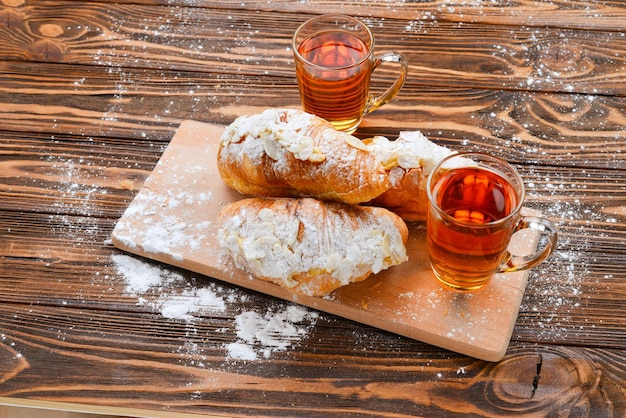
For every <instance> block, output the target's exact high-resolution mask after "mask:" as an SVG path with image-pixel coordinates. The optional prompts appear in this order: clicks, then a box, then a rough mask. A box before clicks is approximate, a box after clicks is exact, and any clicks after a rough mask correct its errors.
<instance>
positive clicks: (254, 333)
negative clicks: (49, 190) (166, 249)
mask: <svg viewBox="0 0 626 418" xmlns="http://www.w3.org/2000/svg"><path fill="white" fill-rule="evenodd" d="M111 259H112V261H113V263H114V265H115V268H116V269H117V273H118V275H119V276H121V277H122V278H123V279H124V281H125V291H126V293H127V294H128V295H129V296H133V297H136V298H137V305H139V306H146V307H149V308H150V309H152V310H154V311H155V312H158V313H159V314H160V315H162V316H163V317H165V318H167V319H170V320H182V321H185V324H186V325H185V326H186V327H187V328H186V334H187V335H189V336H190V337H194V338H196V336H197V334H198V332H199V331H198V328H197V327H196V326H195V324H197V323H199V322H200V321H202V315H211V314H213V315H215V314H224V313H226V312H228V311H231V310H235V311H240V312H239V313H238V314H237V315H236V316H235V319H234V321H233V328H235V329H236V337H237V338H236V339H235V340H234V341H233V342H231V343H227V344H225V345H224V344H220V347H221V348H224V349H225V355H226V356H227V358H230V359H235V360H256V359H258V358H259V357H262V358H269V357H270V356H271V355H272V353H273V352H275V351H284V350H286V349H288V348H289V347H291V346H292V345H293V344H296V343H298V342H299V341H301V340H302V339H304V338H306V337H307V335H308V333H309V331H310V329H311V328H312V327H313V326H314V325H315V323H316V320H317V318H318V313H317V312H314V311H310V310H308V309H307V308H305V307H302V306H300V305H295V304H290V303H288V302H272V303H271V304H269V305H268V306H267V308H266V311H265V312H261V311H257V310H247V309H243V305H244V303H245V302H247V301H248V294H247V293H246V292H244V291H242V290H240V289H237V288H233V289H231V288H225V287H222V286H220V285H219V284H216V283H215V282H210V283H206V284H204V285H203V286H199V285H196V284H195V283H194V281H188V280H187V279H185V277H184V276H183V275H182V274H180V273H178V272H176V271H173V270H170V269H168V268H165V267H161V266H160V265H158V264H155V263H150V262H148V261H144V260H143V259H140V258H138V257H134V256H131V255H126V254H114V255H112V256H111ZM227 331H228V330H227V329H225V330H223V332H227ZM207 344H210V341H209V342H207ZM178 352H179V353H180V354H181V355H189V357H190V358H191V357H193V358H194V359H195V360H193V361H194V363H193V364H194V365H199V364H201V363H202V362H201V361H200V362H198V360H197V359H198V358H200V359H202V352H203V348H202V347H200V345H199V344H198V343H196V342H193V341H192V339H190V340H189V341H185V342H183V344H182V345H181V347H180V348H179V350H178Z"/></svg>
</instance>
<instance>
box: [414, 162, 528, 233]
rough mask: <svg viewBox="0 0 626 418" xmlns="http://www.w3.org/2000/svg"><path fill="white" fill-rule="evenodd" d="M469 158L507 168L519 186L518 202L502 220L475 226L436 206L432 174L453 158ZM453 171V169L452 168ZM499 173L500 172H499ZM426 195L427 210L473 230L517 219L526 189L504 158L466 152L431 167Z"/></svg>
mask: <svg viewBox="0 0 626 418" xmlns="http://www.w3.org/2000/svg"><path fill="white" fill-rule="evenodd" d="M471 156H477V157H480V158H482V159H490V160H492V161H495V162H497V163H499V164H501V165H503V166H505V167H507V168H508V169H509V171H510V174H512V175H513V177H514V180H515V181H516V182H517V183H518V184H519V192H518V188H517V187H514V188H515V190H516V194H518V196H517V197H518V201H517V203H516V205H515V207H514V208H513V209H512V210H511V212H510V213H509V214H508V215H506V216H505V217H503V218H500V219H497V220H495V221H491V222H486V223H484V224H475V223H471V222H464V221H460V220H458V219H456V218H455V217H453V216H451V215H449V214H448V213H447V212H445V211H444V210H442V209H441V208H440V207H439V205H438V204H437V201H436V200H435V196H433V193H432V191H431V189H432V186H433V184H432V183H433V181H434V174H435V173H436V172H437V171H438V170H439V169H440V168H441V167H442V166H443V165H444V164H445V163H446V162H448V161H450V160H452V159H455V158H469V159H471ZM475 162H476V164H477V165H478V164H480V161H475ZM452 169H454V168H452ZM499 171H501V170H499ZM502 174H504V175H505V180H507V181H508V182H509V183H512V182H511V180H510V179H509V178H508V177H510V174H508V173H502ZM426 195H427V197H428V206H429V208H431V207H432V208H434V209H436V211H437V213H438V214H439V216H441V217H442V218H443V219H445V220H446V221H447V222H452V223H455V224H457V225H461V226H464V227H471V228H475V229H483V228H492V227H494V226H498V225H501V224H504V223H507V222H509V221H510V220H511V219H513V218H514V217H517V216H518V215H519V213H520V211H521V210H522V206H523V204H524V199H525V197H526V187H525V186H524V180H523V179H522V176H521V175H520V174H519V173H518V172H517V170H516V169H515V167H513V166H512V165H511V164H510V163H509V162H508V161H507V160H505V159H504V158H501V157H498V156H495V155H491V154H487V153H484V152H477V151H468V152H458V153H454V154H451V155H448V156H447V157H445V158H442V159H441V160H439V162H438V163H437V164H435V166H434V167H433V169H432V171H431V172H430V173H429V174H428V179H427V180H426Z"/></svg>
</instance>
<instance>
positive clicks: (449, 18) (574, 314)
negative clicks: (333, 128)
mask: <svg viewBox="0 0 626 418" xmlns="http://www.w3.org/2000/svg"><path fill="white" fill-rule="evenodd" d="M328 11H333V12H334V11H341V12H344V13H348V14H353V15H356V16H360V17H362V18H363V19H364V20H366V22H367V23H368V24H369V25H370V26H371V27H372V28H373V30H374V33H375V36H376V38H377V42H378V48H379V49H380V50H389V49H394V50H398V51H400V52H402V53H404V54H406V55H407V57H408V58H409V61H410V63H411V66H410V77H409V79H408V80H407V83H406V85H405V87H404V89H403V90H402V92H401V93H400V95H399V96H397V98H396V99H394V100H393V101H392V102H391V103H389V104H388V105H386V106H385V107H384V108H383V109H381V110H380V111H377V112H375V113H373V114H371V115H368V116H367V118H366V120H365V123H364V124H363V125H362V126H361V128H360V129H359V131H358V132H357V134H358V135H359V136H361V137H367V136H371V135H374V134H382V135H387V136H389V137H392V138H393V137H395V136H396V135H397V134H398V132H399V131H400V130H421V131H423V132H424V133H425V134H426V135H427V136H428V137H429V138H431V139H433V140H436V141H437V142H439V143H441V144H443V145H446V146H450V147H453V148H455V149H459V150H482V151H486V152H491V153H494V154H498V155H501V156H503V157H505V158H507V159H508V160H510V161H511V162H512V163H513V164H514V165H515V166H516V167H517V168H518V169H519V170H520V172H521V173H522V175H523V177H524V180H525V182H526V184H527V186H528V187H527V201H528V203H529V205H530V206H531V207H534V208H536V209H539V210H540V211H542V212H543V213H544V214H546V215H548V216H549V217H550V218H551V219H552V220H553V221H555V222H557V223H558V226H559V228H560V233H561V234H560V244H559V248H558V249H557V251H556V252H555V254H554V256H553V257H551V258H550V260H549V261H548V262H546V263H545V264H543V265H542V266H541V267H539V268H537V269H534V270H533V271H532V272H531V275H530V277H529V283H528V286H527V288H526V293H525V296H524V299H523V300H522V304H521V310H520V314H519V316H518V320H517V322H516V324H515V328H514V330H513V337H512V341H511V344H510V347H509V350H508V352H507V355H506V357H505V358H504V359H503V360H502V361H501V362H499V363H496V364H491V363H486V362H483V361H479V360H474V359H471V358H469V357H465V356H462V355H458V354H454V353H451V352H448V351H442V350H440V349H437V348H435V347H433V346H429V345H426V344H423V343H419V342H416V341H413V340H410V339H406V338H402V337H398V336H395V335H392V334H389V333H386V332H383V331H378V330H375V329H372V328H368V327H365V326H363V325H359V324H357V323H354V322H350V321H346V320H342V319H339V318H337V317H334V316H331V315H328V314H320V316H319V318H317V320H316V321H315V324H314V326H311V327H310V328H307V333H306V334H305V335H304V336H303V338H300V339H298V340H296V341H293V343H292V344H291V345H290V346H289V347H288V348H287V349H285V350H284V351H274V352H272V353H271V355H270V356H269V357H267V358H265V357H263V356H262V355H261V356H260V358H259V359H258V360H256V361H245V360H240V359H233V358H232V357H229V355H228V349H227V346H228V344H231V343H233V342H238V341H240V339H239V337H238V335H237V333H238V329H237V324H236V320H235V318H236V317H237V315H239V314H241V313H242V312H244V311H255V312H259V313H266V312H268V311H270V310H273V311H277V310H281V309H284V308H285V306H286V305H284V302H280V301H278V300H276V299H273V298H269V297H266V296H263V295H260V294H257V293H254V292H251V291H245V290H242V289H240V288H237V287H230V286H229V285H226V284H221V285H218V284H217V283H216V282H215V280H213V279H211V278H209V277H204V276H200V275H196V274H192V273H189V272H187V271H183V270H176V269H173V270H172V271H169V272H168V274H170V275H179V276H176V277H180V279H179V280H176V281H175V282H173V283H171V284H170V286H168V287H165V288H162V289H157V288H151V289H149V290H148V291H146V292H145V293H142V294H140V295H137V294H132V292H129V289H128V288H127V287H128V283H127V282H126V281H125V279H124V277H123V276H122V275H121V274H120V272H119V270H118V268H117V267H116V265H115V263H114V262H113V256H115V255H119V252H117V250H115V248H114V247H113V245H112V244H111V242H110V235H111V231H112V229H113V226H114V225H115V222H116V221H117V219H118V218H119V216H121V214H122V213H123V211H124V209H125V208H126V206H127V205H128V204H129V203H130V202H131V201H132V199H133V197H134V195H135V193H136V192H137V191H138V190H139V187H140V185H141V184H142V183H143V181H144V180H145V179H146V178H147V177H148V175H149V174H150V173H151V172H152V170H153V168H154V167H155V165H156V162H157V161H158V158H159V157H160V155H161V153H162V152H163V150H164V149H165V148H166V146H167V143H168V142H169V140H170V139H171V138H172V136H173V134H174V132H175V129H176V127H177V126H178V125H179V124H180V122H181V121H183V120H186V119H195V120H199V121H204V122H211V123H217V124H227V123H230V122H231V121H232V120H233V119H234V118H235V117H236V116H238V115H240V114H243V113H251V112H257V111H260V110H262V109H265V108H266V107H270V106H276V107H278V106H288V107H297V106H298V105H299V97H298V91H297V88H296V80H295V77H294V75H293V71H292V66H293V62H292V58H291V51H290V39H291V34H292V33H293V31H294V30H295V28H296V27H297V26H298V25H299V24H300V23H301V22H303V21H304V20H305V19H306V18H307V17H308V16H312V15H315V14H319V13H323V12H328ZM625 18H626V5H624V3H623V2H621V1H576V2H572V1H564V0H553V1H542V2H531V1H526V0H519V1H498V2H478V1H455V2H452V1H446V0H434V1H424V2H421V1H420V2H412V1H397V2H396V1H383V0H379V1H377V0H375V1H369V2H361V1H345V2H334V1H329V0H311V1H307V2H301V1H295V0H281V1H272V2H267V1H265V0H262V1H257V0H252V1H246V2H231V1H221V2H220V1H208V0H193V1H191V0H189V1H187V0H177V1H176V0H175V1H172V0H167V1H162V0H123V1H115V2H113V1H69V0H59V1H47V0H44V1H28V0H0V397H6V396H8V397H10V398H12V399H15V400H16V401H25V402H26V401H40V402H43V401H45V402H52V403H53V402H55V401H56V402H66V403H65V404H63V405H85V407H93V406H94V405H95V406H97V407H99V409H98V410H97V411H94V410H93V409H91V410H90V411H92V412H102V411H106V408H112V407H120V408H137V409H134V410H135V411H137V410H139V411H143V412H142V413H137V414H135V415H134V416H149V412H150V411H153V414H154V415H157V414H162V415H160V416H167V415H166V414H172V415H173V414H175V413H176V412H179V413H187V414H192V413H194V414H202V415H211V414H212V415H222V416H250V415H255V416H276V415H283V416H294V415H299V416H320V417H321V416H324V417H327V416H346V415H353V416H367V415H370V416H375V415H378V416H380V415H383V416H461V415H467V416H484V417H495V416H503V415H515V416H538V415H539V416H563V415H566V416H591V417H604V416H606V417H613V416H623V415H624V414H626V397H625V395H624V388H623V382H624V381H626V375H625V372H624V370H625V367H624V364H626V358H625V351H624V347H626V316H625V313H624V310H623V305H624V301H625V300H626V284H625V283H626V275H625V273H624V271H626V254H625V252H624V250H623V244H624V242H626V227H625V225H626V189H625V188H624V184H626V157H625V156H624V143H625V140H626V113H625V110H624V109H626V103H625V100H626V99H625V96H626V94H625V91H626V90H625V86H626V82H625V80H626V73H625V68H626V63H625V59H624V57H625V56H626V43H625V42H626V40H625V39H624V36H623V33H622V32H623V22H624V21H625ZM391 77H392V74H391V72H388V73H387V72H383V71H381V72H379V73H377V75H376V77H375V78H374V80H373V82H374V86H375V88H382V86H384V85H385V84H386V83H387V82H388V80H390V79H391ZM145 262H146V263H147V264H148V265H150V266H153V267H155V268H160V269H163V268H164V267H163V266H162V265H159V264H156V263H154V264H152V263H150V262H148V261H145ZM220 286H221V287H220ZM199 289H209V290H212V291H215V292H217V294H219V295H221V297H223V298H224V300H225V301H227V303H226V304H225V307H224V309H223V310H222V311H219V312H217V311H202V312H197V313H195V314H194V316H195V319H194V320H193V321H185V320H181V319H173V318H166V317H164V316H163V314H162V310H163V308H162V306H161V305H159V303H163V298H164V297H165V296H168V297H170V298H175V297H178V296H180V295H182V294H184V292H191V291H198V290H199ZM229 298H230V299H229ZM229 300H231V301H232V302H228V301H229ZM254 348H255V349H258V350H261V349H266V348H267V347H263V346H262V344H261V345H260V346H259V344H257V345H256V346H255V347H254ZM146 411H148V412H146ZM117 413H119V411H115V412H111V414H117ZM131 415H132V414H131Z"/></svg>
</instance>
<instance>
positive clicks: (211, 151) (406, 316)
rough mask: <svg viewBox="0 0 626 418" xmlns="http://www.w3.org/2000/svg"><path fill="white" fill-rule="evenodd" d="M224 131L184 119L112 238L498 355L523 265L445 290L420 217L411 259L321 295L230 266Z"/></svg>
mask: <svg viewBox="0 0 626 418" xmlns="http://www.w3.org/2000/svg"><path fill="white" fill-rule="evenodd" d="M223 131H224V126H218V125H211V124H205V123H201V122H195V121H185V122H183V123H182V124H181V126H180V127H179V129H178V131H177V132H176V135H175V136H174V138H173V139H172V141H171V143H170V144H169V146H168V148H167V149H166V150H165V152H164V153H163V156H162V157H161V159H160V161H159V162H158V164H157V166H156V167H155V169H154V171H153V172H152V174H151V175H150V176H149V177H148V179H147V180H146V182H145V184H144V185H143V186H142V188H141V189H140V191H139V192H138V194H137V196H136V197H135V199H134V200H133V201H132V202H131V204H130V205H129V207H128V209H127V210H126V211H125V213H124V215H123V216H122V217H121V218H120V220H119V221H118V223H117V225H116V226H115V229H114V231H113V236H112V240H113V243H114V244H115V246H117V247H118V248H120V249H122V250H125V251H128V252H130V253H133V254H137V255H140V256H143V257H147V258H150V259H153V260H157V261H160V262H163V263H167V264H171V265H174V266H177V267H182V268H184V269H188V270H191V271H194V272H196V273H199V274H203V275H207V276H211V277H214V278H217V279H220V280H223V281H226V282H229V283H233V284H236V285H239V286H243V287H246V288H249V289H253V290H255V291H259V292H263V293H266V294H269V295H273V296H276V297H279V298H282V299H286V300H290V301H294V302H296V303H299V304H302V305H305V306H308V307H311V308H314V309H318V310H321V311H325V312H329V313H331V314H335V315H338V316H341V317H345V318H348V319H351V320H354V321H358V322H361V323H364V324H368V325H371V326H374V327H378V328H381V329H384V330H387V331H390V332H393V333H397V334H400V335H403V336H406V337H409V338H413V339H416V340H420V341H423V342H426V343H430V344H433V345H436V346H439V347H442V348H446V349H449V350H452V351H456V352H459V353H462V354H466V355H469V356H472V357H476V358H479V359H483V360H487V361H499V360H500V359H502V357H504V354H505V352H506V349H507V347H508V344H509V340H510V338H511V333H512V331H513V326H514V324H515V321H516V318H517V314H518V311H519V307H520V303H521V300H522V297H523V294H524V289H525V287H526V280H527V273H526V272H519V273H508V274H499V275H497V276H496V277H495V278H494V280H493V282H492V283H491V284H490V285H489V286H488V287H487V288H485V289H483V290H481V291H479V292H475V293H457V292H452V291H449V290H445V289H442V288H441V287H440V286H439V285H438V283H437V282H436V280H435V278H434V276H433V275H432V273H431V271H430V267H429V262H428V255H427V253H426V242H425V229H424V226H423V225H421V224H417V223H416V224H410V225H409V229H410V234H409V241H408V243H407V248H408V253H409V261H407V262H405V263H403V264H401V265H399V266H395V267H392V268H390V269H388V270H385V271H383V272H381V273H379V274H377V275H373V276H370V277H369V278H368V279H367V280H365V281H363V282H360V283H353V284H350V285H348V286H345V287H343V288H341V289H338V290H337V291H335V292H334V293H332V294H330V295H328V296H325V297H323V298H315V297H303V296H295V295H292V294H291V293H289V292H288V291H286V290H284V289H282V288H280V287H279V286H277V285H274V284H272V283H267V282H264V281H261V280H258V279H255V278H252V277H250V275H248V274H246V273H245V272H243V271H241V270H239V269H237V268H236V267H235V266H234V265H233V264H232V263H231V261H230V259H229V258H228V257H226V256H224V255H223V254H222V253H221V252H220V249H219V245H218V243H217V238H216V235H217V229H218V225H217V224H216V217H217V213H218V212H219V210H220V209H221V208H222V207H223V206H224V205H226V204H227V203H229V202H232V201H234V200H237V199H241V198H242V197H243V196H242V195H240V194H238V193H237V192H235V191H233V190H231V189H229V188H228V187H227V186H225V185H224V183H223V182H222V180H221V178H220V175H219V173H218V170H217V166H216V155H217V149H218V143H219V138H220V136H221V134H222V132H223ZM522 234H526V236H523V237H520V236H519V235H522ZM529 234H530V235H529ZM514 238H515V239H514V242H513V243H512V244H511V245H512V247H514V251H515V252H516V253H518V254H528V253H530V252H531V251H532V250H533V249H534V248H535V246H536V241H537V238H536V234H532V233H530V232H522V233H518V234H516V236H515V237H514Z"/></svg>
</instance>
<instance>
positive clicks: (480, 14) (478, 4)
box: [63, 0, 626, 31]
mask: <svg viewBox="0 0 626 418" xmlns="http://www.w3.org/2000/svg"><path fill="white" fill-rule="evenodd" d="M63 1H71V0H63ZM87 1H88V2H97V3H103V2H106V0H105V1H103V0H87ZM72 3H75V2H74V1H72ZM115 3H124V4H144V5H157V4H158V5H166V6H181V7H185V6H189V5H188V3H187V2H185V1H184V0H179V1H173V0H116V1H115ZM193 7H197V8H201V7H202V8H211V9H213V8H215V9H227V10H231V11H233V10H247V11H251V10H252V11H255V12H258V11H274V12H277V11H282V12H290V13H297V14H301V15H305V14H313V13H315V14H321V13H336V12H337V4H336V2H334V1H329V0H309V1H307V2H305V3H304V2H302V1H298V0H281V1H271V2H268V1H265V0H252V1H246V2H244V3H235V2H231V1H228V0H225V1H212V0H197V1H194V3H193ZM367 11H368V16H369V15H374V16H379V17H384V18H387V19H394V18H398V16H399V15H400V16H401V17H402V18H404V19H407V20H416V21H419V20H421V21H424V22H428V23H431V24H432V23H436V22H440V21H443V22H445V21H451V22H469V23H483V24H493V25H503V24H506V25H519V26H529V27H532V26H538V27H547V26H552V27H567V28H583V29H596V30H597V29H604V30H615V31H619V30H621V29H622V28H623V22H624V19H626V10H625V8H624V5H623V3H622V2H620V1H611V0H608V1H607V0H586V1H585V0H583V1H577V2H571V1H568V0H552V1H549V2H547V1H544V2H537V1H531V0H520V1H515V2H485V1H479V0H475V1H454V2H451V1H449V0H432V1H423V2H418V1H402V0H398V1H395V2H394V1H388V0H370V1H368V2H367ZM340 12H341V13H345V14H349V15H353V16H361V15H362V14H363V4H362V2H360V1H342V2H341V10H340Z"/></svg>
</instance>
